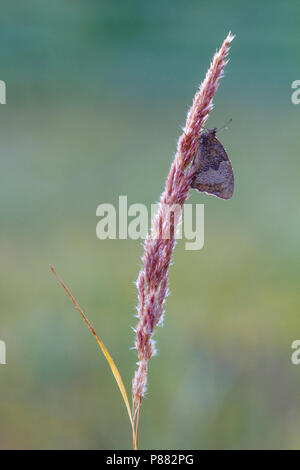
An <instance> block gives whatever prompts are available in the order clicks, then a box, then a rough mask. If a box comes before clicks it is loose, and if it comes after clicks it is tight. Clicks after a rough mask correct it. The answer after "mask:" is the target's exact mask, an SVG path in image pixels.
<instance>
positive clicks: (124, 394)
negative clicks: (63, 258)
mask: <svg viewBox="0 0 300 470" xmlns="http://www.w3.org/2000/svg"><path fill="white" fill-rule="evenodd" d="M49 266H50V269H51V271H52V273H53V274H54V276H55V277H56V279H57V280H58V282H59V283H60V284H61V286H62V287H63V288H64V290H65V291H66V293H67V294H68V296H69V297H70V299H71V301H72V302H73V304H74V305H75V308H76V309H77V310H78V312H79V313H80V315H81V316H82V318H83V319H84V321H85V322H86V324H87V325H88V327H89V329H90V330H91V332H92V333H93V335H94V336H95V338H96V341H97V343H98V344H99V346H100V348H101V351H102V352H103V354H104V356H105V359H106V360H107V362H108V364H109V367H110V369H111V371H112V373H113V375H114V378H115V380H116V382H117V385H118V387H119V390H120V392H121V395H122V397H123V400H124V403H125V406H126V409H127V412H128V416H129V420H130V424H131V428H132V434H133V443H134V448H136V445H137V440H136V436H135V429H134V421H133V418H132V413H131V409H130V405H129V400H128V396H127V392H126V388H125V385H124V382H123V380H122V377H121V375H120V372H119V370H118V368H117V366H116V364H115V363H114V361H113V359H112V357H111V355H110V354H109V352H108V350H107V349H106V347H105V346H104V344H103V342H102V341H101V339H100V338H99V336H98V335H97V333H96V331H95V330H94V328H93V326H92V324H91V323H90V321H89V320H88V318H87V317H86V315H85V314H84V313H83V311H82V309H81V308H80V307H79V305H78V303H77V302H76V300H75V298H74V297H73V295H72V294H71V292H70V291H69V289H68V288H67V286H66V284H65V283H64V281H63V280H62V279H61V278H60V277H59V276H58V274H57V273H56V271H55V269H54V268H53V266H52V265H51V264H50V265H49Z"/></svg>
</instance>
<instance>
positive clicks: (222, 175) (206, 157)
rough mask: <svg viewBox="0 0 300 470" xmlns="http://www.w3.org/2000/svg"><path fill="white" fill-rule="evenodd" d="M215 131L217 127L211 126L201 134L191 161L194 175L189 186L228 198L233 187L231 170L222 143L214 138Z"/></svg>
mask: <svg viewBox="0 0 300 470" xmlns="http://www.w3.org/2000/svg"><path fill="white" fill-rule="evenodd" d="M216 132H217V129H216V128H213V129H208V130H207V132H203V133H202V134H201V137H200V140H199V148H198V150H197V152H196V154H195V157H194V161H193V166H194V168H195V176H194V179H193V181H192V185H191V186H192V188H194V189H197V190H198V191H200V192H204V193H208V194H213V195H214V196H217V197H219V198H221V199H230V198H231V197H232V194H233V187H234V176H233V170H232V166H231V162H230V160H229V158H228V155H227V153H226V151H225V149H224V147H223V145H222V144H221V143H220V142H219V140H218V139H217V138H216Z"/></svg>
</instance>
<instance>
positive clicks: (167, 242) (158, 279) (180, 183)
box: [132, 33, 234, 436]
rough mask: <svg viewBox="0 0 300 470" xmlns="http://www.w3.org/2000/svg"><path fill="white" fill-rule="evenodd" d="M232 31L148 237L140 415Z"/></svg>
mask: <svg viewBox="0 0 300 470" xmlns="http://www.w3.org/2000/svg"><path fill="white" fill-rule="evenodd" d="M233 39H234V36H233V35H232V34H231V33H229V34H228V36H227V38H226V39H225V41H224V42H223V44H222V46H221V48H220V50H219V51H217V52H216V53H215V55H214V58H213V60H212V62H211V64H210V67H209V69H208V71H207V74H206V77H205V79H204V81H203V82H202V83H201V85H200V87H199V89H198V91H197V92H196V94H195V97H194V100H193V104H192V106H191V108H190V110H189V112H188V115H187V120H186V124H185V128H184V130H183V134H182V135H181V136H180V138H179V140H178V143H177V152H176V154H175V157H174V160H173V162H172V165H171V168H170V171H169V174H168V177H167V179H166V185H165V190H164V192H163V193H162V195H161V197H160V203H159V207H158V212H157V214H156V215H155V216H154V218H153V221H152V229H151V235H148V236H147V238H146V240H145V243H144V254H143V257H142V264H143V265H142V268H141V271H140V273H139V276H138V279H137V289H138V305H137V311H138V318H139V321H138V324H137V326H136V339H135V347H136V350H137V354H138V368H137V370H136V372H135V375H134V378H133V382H132V402H133V410H132V411H133V416H134V417H135V419H136V420H137V431H136V436H137V435H138V424H139V423H138V421H139V413H140V406H141V400H142V397H143V396H144V394H145V391H146V386H147V374H148V362H149V359H150V358H151V356H153V355H154V354H155V342H154V340H153V334H154V329H155V327H156V326H157V325H158V324H161V323H162V320H163V315H164V303H165V300H166V297H167V294H168V270H169V266H170V262H171V258H172V253H173V249H174V247H175V234H176V230H177V229H178V225H179V224H180V221H181V208H182V206H183V204H184V203H185V201H186V200H187V198H188V196H189V190H190V188H191V182H192V180H193V176H194V169H193V167H192V166H191V163H192V159H193V157H194V155H195V152H196V151H197V149H198V145H199V144H198V140H199V135H200V132H201V129H202V128H203V126H204V124H205V121H206V120H207V118H208V115H209V113H210V111H211V110H212V109H213V103H212V100H213V97H214V95H215V93H216V91H217V89H218V86H219V81H220V78H221V77H222V75H223V70H224V67H225V65H226V64H227V62H228V60H227V55H228V52H229V49H230V43H231V41H232V40H233Z"/></svg>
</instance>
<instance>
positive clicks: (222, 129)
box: [217, 118, 232, 132]
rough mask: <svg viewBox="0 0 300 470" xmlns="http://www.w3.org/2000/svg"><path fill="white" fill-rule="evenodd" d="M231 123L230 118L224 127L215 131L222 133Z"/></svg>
mask: <svg viewBox="0 0 300 470" xmlns="http://www.w3.org/2000/svg"><path fill="white" fill-rule="evenodd" d="M231 122H232V118H230V119H229V121H228V122H227V123H226V124H225V126H223V127H220V129H217V132H220V131H224V130H226V129H228V125H229V124H230V123H231Z"/></svg>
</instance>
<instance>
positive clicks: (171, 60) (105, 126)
mask: <svg viewBox="0 0 300 470" xmlns="http://www.w3.org/2000/svg"><path fill="white" fill-rule="evenodd" d="M299 15H300V4H299V2H297V1H296V0H295V1H288V2H276V1H275V2H274V1H264V2H261V1H257V0H255V1H252V2H240V1H233V0H228V1H227V2H221V1H217V0H215V1H214V2H210V1H187V2H182V1H180V0H173V1H165V0H162V1H159V2H155V1H152V2H150V1H144V2H140V1H138V0H136V1H123V2H122V1H113V2H108V1H92V0H90V1H83V0H74V1H72V2H68V1H66V0H51V1H45V0H29V1H27V2H17V1H15V0H11V1H10V2H3V3H2V5H1V13H0V44H1V47H0V63H1V74H0V79H1V80H4V81H5V82H6V85H7V104H6V105H5V106H4V105H2V106H0V119H1V128H0V135H1V159H0V161H1V163H0V164H1V167H0V171H1V185H0V205H1V235H0V236H1V246H0V250H1V252H0V257H1V264H0V269H1V282H0V289H1V291H0V339H1V340H4V341H5V342H6V346H7V365H5V366H0V397H1V398H0V422H1V424H0V447H1V448H3V449H13V448H24V449H40V448H41V449H52V448H66V449H76V448H81V449H88V448H89V449H90V448H100V449H106V448H110V449H118V448H119V449H124V448H130V447H131V436H130V428H129V423H128V418H127V415H126V410H125V407H124V405H123V403H122V401H121V398H120V395H119V391H118V389H117V387H116V384H115V383H114V380H113V378H112V374H111V372H110V370H109V369H108V366H107V364H106V362H105V360H104V358H103V356H102V353H101V352H100V351H99V350H98V348H97V344H96V342H95V340H94V338H93V337H92V335H91V334H90V333H89V331H88V329H87V327H86V325H85V324H84V323H83V321H82V320H81V318H80V316H79V314H78V313H77V312H76V311H75V310H74V308H73V306H72V304H71V303H70V301H69V299H68V298H67V296H66V295H65V293H64V292H63V290H62V289H61V288H60V287H59V286H58V284H57V282H56V280H55V279H54V277H53V276H52V274H51V273H50V271H49V267H48V264H49V263H52V264H53V265H54V266H55V268H56V269H57V271H58V272H59V274H60V275H61V276H62V277H63V278H64V280H65V281H66V282H67V284H68V285H69V287H70V288H71V290H72V292H73V293H74V295H75V296H76V297H77V299H78V300H79V303H80V304H81V306H82V307H83V309H84V310H85V312H86V313H87V314H88V316H89V318H90V320H91V322H92V323H93V324H94V326H95V328H96V330H97V332H98V333H99V335H100V336H101V338H102V339H103V341H104V343H105V344H106V345H107V346H108V348H109V350H110V351H111V353H112V355H113V357H114V359H115V360H116V362H117V364H118V366H119V368H120V371H121V373H122V376H123V378H124V381H125V382H126V385H127V388H128V389H130V384H131V378H132V375H133V372H134V369H135V362H136V353H135V351H133V350H130V347H131V346H132V345H133V341H134V334H133V332H132V330H131V326H134V324H135V318H134V314H135V305H136V290H135V285H134V282H135V279H136V277H137V273H138V270H139V267H140V256H141V255H142V246H141V242H140V241H131V240H122V241H117V240H116V241H114V240H112V241H108V240H106V241H100V240H98V239H97V238H96V234H95V228H96V223H97V221H98V219H97V217H96V215H95V213H96V207H97V206H98V205H99V204H100V203H103V202H108V203H113V204H117V202H118V197H119V195H127V196H128V203H129V204H131V203H134V202H141V203H145V204H147V205H150V204H151V203H154V202H156V201H157V200H158V197H159V195H160V193H161V191H162V189H163V186H164V181H165V177H166V175H167V172H168V169H169V165H170V162H171V161H172V158H173V154H174V151H175V148H176V141H177V138H178V136H179V135H180V129H181V126H182V125H183V124H184V121H185V115H186V112H187V110H188V107H189V106H190V104H191V102H192V98H193V95H194V92H195V90H196V88H197V86H198V84H199V82H200V81H201V80H202V79H203V78H204V75H205V72H206V70H207V67H208V65H209V61H210V59H211V58H212V55H213V53H214V51H215V50H216V48H217V47H219V46H220V45H221V43H222V41H223V39H224V38H225V36H226V35H227V33H228V31H229V30H232V31H233V33H235V34H236V39H235V40H234V42H233V43H232V49H231V60H230V63H229V65H228V66H227V68H226V73H225V76H224V78H223V80H222V82H221V86H220V88H219V91H218V93H217V96H216V99H215V105H216V107H215V110H214V111H213V113H212V114H211V117H210V119H209V121H208V126H209V127H221V126H222V125H223V124H224V123H225V122H227V120H228V119H229V118H232V120H233V121H232V124H231V125H230V127H229V130H228V131H226V132H223V133H222V135H221V137H220V139H221V141H222V143H223V144H224V145H225V147H226V149H227V152H228V154H229V156H230V158H231V160H232V163H233V167H234V170H235V178H236V187H235V194H234V197H233V199H232V200H231V201H228V202H226V201H222V200H219V199H217V198H214V197H209V196H207V195H201V194H199V193H196V192H193V194H192V195H191V198H190V201H189V202H194V203H197V202H198V203H204V204H205V245H204V248H203V249H202V250H200V251H196V252H194V251H186V250H185V247H184V242H183V241H181V242H179V243H178V245H177V247H176V250H175V254H174V264H173V265H172V267H171V270H170V291H171V295H170V296H169V298H168V300H167V309H166V310H167V311H166V316H165V325H164V328H160V329H159V330H158V331H157V334H156V340H157V342H158V343H157V346H158V350H159V354H158V356H157V357H155V358H153V359H152V360H151V363H150V371H149V388H148V393H147V397H146V399H145V400H144V404H143V410H142V417H141V430H140V444H141V447H142V448H157V449H158V448H171V449H176V448H182V449H184V448H187V449H193V448H201V449H202V448H208V449H215V448H218V449H219V448H225V449H227V448H228V449H239V448H268V449H269V448H272V449H273V448H300V428H299V420H300V394H299V390H300V366H298V367H297V366H295V365H292V363H291V353H292V349H291V343H292V341H294V340H295V339H299V338H300V315H299V307H300V298H299V268H300V256H299V238H300V237H299V234H300V217H299V197H300V185H299V173H300V158H299V153H300V144H299V114H300V105H298V106H296V105H293V104H292V103H291V93H292V90H291V83H292V81H294V80H297V79H300V69H299V59H300V48H299Z"/></svg>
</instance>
